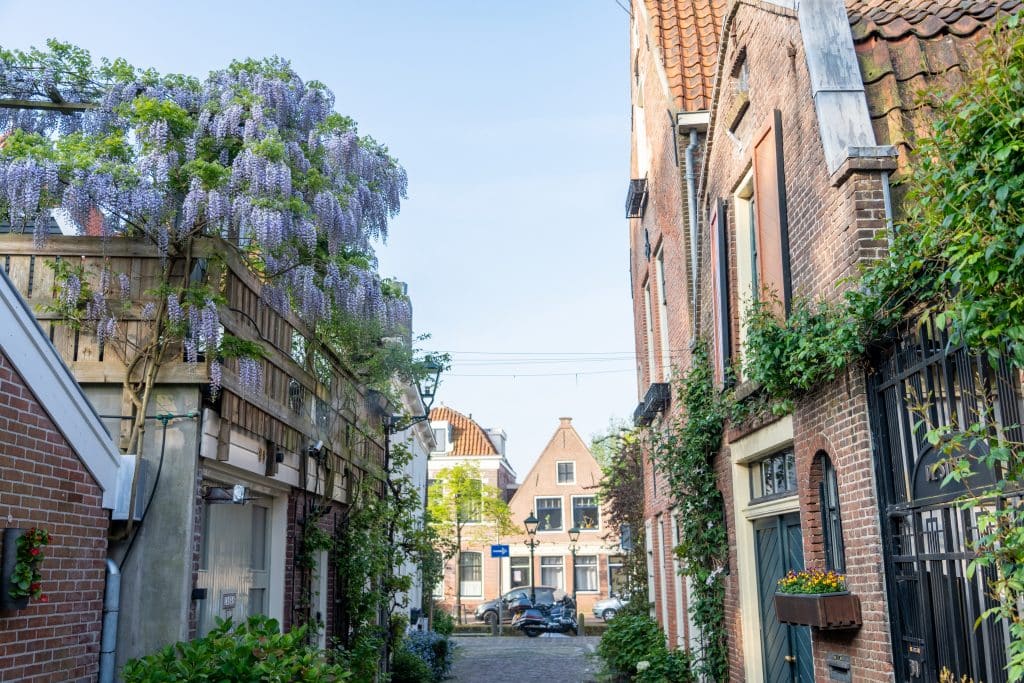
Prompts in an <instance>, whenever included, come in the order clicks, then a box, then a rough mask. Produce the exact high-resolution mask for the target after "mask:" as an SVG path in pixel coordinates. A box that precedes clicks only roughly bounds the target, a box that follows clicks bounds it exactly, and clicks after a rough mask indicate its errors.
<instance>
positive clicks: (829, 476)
mask: <svg viewBox="0 0 1024 683" xmlns="http://www.w3.org/2000/svg"><path fill="white" fill-rule="evenodd" d="M818 457H819V458H820V459H821V482H820V483H819V484H818V496H819V498H818V500H819V502H820V505H821V532H822V536H823V538H822V540H823V541H824V545H825V569H827V570H831V571H836V572H840V573H843V572H845V571H846V553H845V551H844V550H843V522H842V520H841V519H840V518H839V485H838V482H837V481H836V470H835V468H834V467H832V461H831V460H830V459H829V457H828V456H827V455H825V454H824V453H821V454H820V455H819V456H818Z"/></svg>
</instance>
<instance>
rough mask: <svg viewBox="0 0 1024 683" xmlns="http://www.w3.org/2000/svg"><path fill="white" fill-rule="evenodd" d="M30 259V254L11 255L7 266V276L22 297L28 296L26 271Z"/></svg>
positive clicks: (27, 270)
mask: <svg viewBox="0 0 1024 683" xmlns="http://www.w3.org/2000/svg"><path fill="white" fill-rule="evenodd" d="M31 260H32V258H31V256H17V255H12V256H11V259H10V263H9V265H8V268H7V277H9V278H10V279H11V283H12V284H13V285H14V288H15V289H17V290H18V293H19V294H21V296H22V297H23V298H27V297H28V282H29V278H28V272H29V268H30V264H31Z"/></svg>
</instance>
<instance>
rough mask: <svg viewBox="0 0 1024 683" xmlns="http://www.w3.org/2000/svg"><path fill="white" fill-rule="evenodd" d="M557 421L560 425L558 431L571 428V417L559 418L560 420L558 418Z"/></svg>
mask: <svg viewBox="0 0 1024 683" xmlns="http://www.w3.org/2000/svg"><path fill="white" fill-rule="evenodd" d="M558 420H559V422H561V424H559V425H558V427H559V428H560V429H565V428H567V427H571V426H572V418H571V417H560V418H558Z"/></svg>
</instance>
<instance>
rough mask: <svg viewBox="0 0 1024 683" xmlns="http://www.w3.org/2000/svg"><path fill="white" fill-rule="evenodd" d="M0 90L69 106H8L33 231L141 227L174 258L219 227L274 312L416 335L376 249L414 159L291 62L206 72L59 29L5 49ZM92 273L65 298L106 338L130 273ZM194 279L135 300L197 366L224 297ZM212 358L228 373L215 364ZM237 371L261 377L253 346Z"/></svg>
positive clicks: (248, 380)
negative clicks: (361, 124)
mask: <svg viewBox="0 0 1024 683" xmlns="http://www.w3.org/2000/svg"><path fill="white" fill-rule="evenodd" d="M0 98H8V99H19V100H28V101H38V102H47V103H48V104H50V105H52V104H57V105H60V107H63V108H60V107H59V108H58V109H56V110H54V109H48V110H43V109H35V108H31V107H28V108H2V109H0V215H6V218H7V220H8V221H9V223H10V225H11V228H12V229H14V230H18V229H20V230H23V231H29V230H31V231H32V232H33V234H34V236H35V239H36V240H37V241H38V242H42V241H44V240H45V239H46V237H47V234H49V233H50V232H53V231H56V230H57V229H58V228H59V229H60V230H61V231H63V232H68V231H71V230H74V231H76V232H78V233H79V234H89V235H94V236H103V237H107V238H115V237H121V236H124V237H141V238H145V239H148V240H150V241H152V243H154V244H155V245H156V246H157V247H158V249H159V251H160V254H161V256H162V257H163V258H164V259H165V262H166V261H168V260H173V259H175V258H181V257H182V256H183V255H184V254H186V253H187V251H188V245H189V244H190V241H191V240H192V239H194V238H196V237H209V236H218V237H223V238H224V239H226V240H227V241H228V242H230V243H232V244H234V245H236V246H237V248H238V250H239V253H241V254H242V255H243V257H244V258H245V259H246V260H247V263H248V264H249V266H250V267H251V268H252V270H253V271H254V272H255V273H257V274H258V275H259V276H260V277H261V279H262V282H263V291H262V298H263V299H264V301H265V302H266V303H267V304H268V305H270V306H272V307H274V308H275V309H277V310H278V311H281V312H284V311H285V310H288V309H290V310H292V311H294V312H295V313H296V314H297V315H299V316H300V317H301V318H302V319H304V320H306V321H307V322H309V323H311V324H312V325H313V326H314V327H315V325H316V324H317V322H319V321H323V320H330V319H332V318H335V317H336V316H347V317H349V318H355V319H363V320H370V321H373V322H375V323H376V324H378V325H380V326H382V327H384V328H385V329H388V330H395V331H398V330H404V332H405V333H408V331H409V327H410V325H411V320H410V318H411V310H410V307H409V303H408V299H407V298H406V297H405V296H404V294H399V295H394V293H392V292H390V291H388V288H387V287H386V286H384V285H383V284H382V281H381V279H380V277H379V276H378V275H377V273H376V258H375V256H374V252H373V247H372V243H373V242H374V241H376V240H383V239H386V238H387V229H388V223H389V220H390V219H391V218H392V217H394V216H395V215H396V214H397V212H398V211H399V208H400V203H401V200H402V199H403V198H404V197H405V196H406V184H407V179H406V173H405V170H404V169H403V168H402V167H401V166H400V165H399V164H398V163H397V162H396V161H395V159H393V158H392V157H391V156H390V155H389V154H388V151H387V149H386V148H385V147H383V146H382V145H380V144H379V143H377V142H376V141H374V140H373V139H372V138H369V137H366V136H360V135H359V134H358V131H357V129H356V125H355V123H354V122H353V121H352V120H351V119H349V118H347V117H344V116H341V115H340V114H337V113H336V112H335V111H334V106H335V97H334V94H333V93H332V92H331V91H330V90H329V89H328V88H327V87H326V86H324V85H323V84H322V83H320V82H318V81H303V80H302V79H301V78H300V77H299V76H298V75H297V74H296V73H295V72H294V70H293V69H292V68H291V66H290V64H289V63H288V62H287V61H285V60H283V59H280V58H276V57H275V58H270V59H264V60H260V61H257V60H246V61H237V62H233V63H232V64H230V65H229V66H228V67H227V68H225V69H222V70H219V71H215V72H212V73H211V74H210V75H209V76H208V77H207V78H205V79H201V80H200V79H196V78H193V77H188V76H180V75H161V74H158V73H157V72H155V71H152V70H141V69H137V68H134V67H132V66H130V65H128V64H127V63H126V62H124V61H122V60H117V61H114V62H110V61H106V60H104V61H101V62H99V63H96V62H94V61H93V60H92V58H91V56H90V55H89V53H88V52H86V51H85V50H82V49H80V48H77V47H74V46H71V45H67V44H63V43H58V42H55V41H51V42H49V43H48V46H47V49H45V50H40V49H35V48H33V49H31V50H28V51H19V50H5V49H3V48H0ZM100 279H101V283H100V286H98V287H94V288H92V290H89V288H88V287H86V286H85V285H84V281H83V279H82V277H81V274H80V273H79V274H76V273H70V272H69V273H65V275H64V281H63V283H62V287H63V288H62V290H61V297H62V301H61V302H60V305H61V306H63V307H65V308H67V309H68V310H71V309H74V310H75V311H78V312H79V319H80V320H82V321H88V322H89V323H90V324H95V325H96V332H97V335H98V337H99V339H100V341H101V342H102V341H103V340H104V339H107V338H110V337H111V336H113V335H114V334H115V333H116V332H117V327H118V323H117V312H118V311H119V310H120V309H121V307H120V306H117V305H114V303H116V300H118V299H125V298H127V296H128V290H129V289H130V282H129V281H127V279H126V276H125V274H116V273H112V272H109V271H107V270H104V271H103V273H101V277H100ZM188 287H189V283H188V282H182V283H179V285H178V286H177V289H174V288H171V291H168V292H166V294H165V296H164V298H163V300H162V301H156V302H154V301H150V302H147V303H146V305H145V308H144V311H143V313H144V315H145V316H146V317H150V316H153V317H155V316H159V315H161V314H165V315H166V320H167V323H168V326H169V327H170V328H171V329H172V330H178V331H179V332H180V339H181V341H182V345H183V347H184V352H185V356H186V359H187V360H189V361H193V362H195V361H196V360H197V359H199V358H200V356H201V351H202V350H203V349H212V348H216V347H217V344H218V343H219V334H220V332H219V330H220V326H219V319H218V314H217V305H216V302H215V301H214V300H213V299H212V298H206V299H203V298H201V297H194V296H188V295H187V292H186V289H187V288H188ZM87 290H89V291H88V292H87V293H88V297H87V298H88V301H84V302H83V301H80V299H81V298H82V296H83V294H82V292H84V291H87ZM243 361H245V362H243ZM210 362H212V363H215V364H216V367H213V366H211V367H210V375H211V379H212V380H214V381H215V382H216V383H218V384H219V381H220V372H221V366H220V363H219V361H217V359H216V358H215V357H214V358H212V359H211V361H210ZM237 367H238V374H239V376H240V380H242V381H243V382H244V383H245V384H246V385H249V386H255V385H256V384H258V383H259V381H260V377H261V369H260V364H259V362H258V359H256V358H249V359H242V358H239V364H238V366H237Z"/></svg>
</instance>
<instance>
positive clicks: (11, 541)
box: [0, 529, 28, 612]
mask: <svg viewBox="0 0 1024 683" xmlns="http://www.w3.org/2000/svg"><path fill="white" fill-rule="evenodd" d="M23 535H25V530H24V529H4V533H3V551H2V552H0V612H13V611H14V610H19V609H25V608H26V607H28V596H27V595H26V596H25V597H22V598H15V597H12V596H11V593H10V591H11V576H12V575H13V574H14V565H16V564H17V563H18V539H19V538H20V537H21V536H23Z"/></svg>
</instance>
